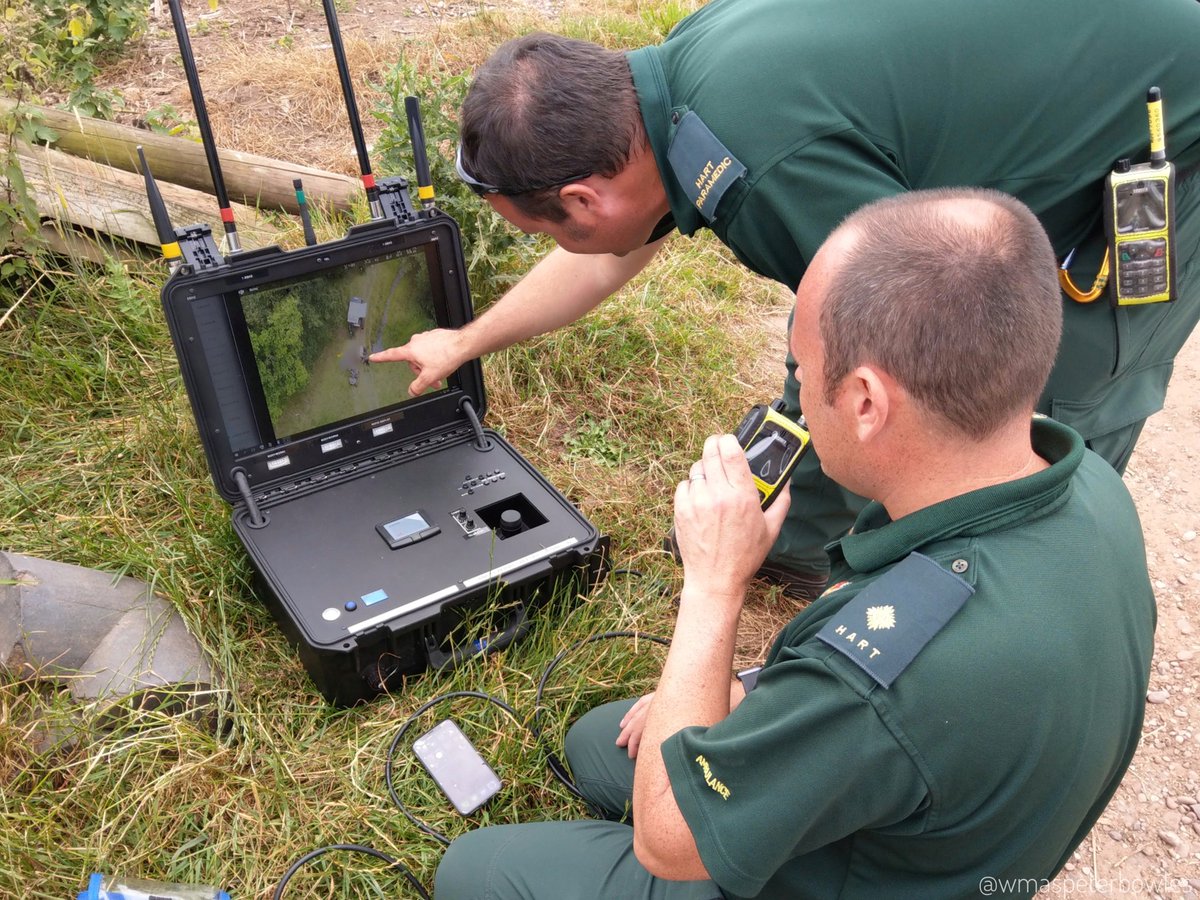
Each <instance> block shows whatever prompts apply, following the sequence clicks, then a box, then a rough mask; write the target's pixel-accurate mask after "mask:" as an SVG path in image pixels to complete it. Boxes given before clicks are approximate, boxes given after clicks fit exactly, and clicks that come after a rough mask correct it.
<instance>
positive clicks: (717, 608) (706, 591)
mask: <svg viewBox="0 0 1200 900" xmlns="http://www.w3.org/2000/svg"><path fill="white" fill-rule="evenodd" d="M745 602H746V588H741V589H739V588H734V587H728V586H721V587H717V586H712V585H707V584H688V582H687V580H686V579H684V582H683V589H682V590H681V591H680V592H679V609H680V612H684V611H686V610H693V609H703V610H705V615H706V617H707V619H708V621H709V622H710V624H711V626H717V625H719V624H720V622H719V621H718V620H715V619H714V617H718V618H719V617H722V616H723V617H724V618H725V619H726V620H727V621H728V624H730V625H732V626H733V627H734V628H736V627H737V622H738V617H739V616H740V615H741V612H742V606H743V605H744V604H745Z"/></svg>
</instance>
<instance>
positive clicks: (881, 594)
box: [817, 553, 975, 688]
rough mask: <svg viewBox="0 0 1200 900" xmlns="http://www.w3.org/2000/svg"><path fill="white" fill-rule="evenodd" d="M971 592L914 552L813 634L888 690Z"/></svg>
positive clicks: (951, 575) (935, 564)
mask: <svg viewBox="0 0 1200 900" xmlns="http://www.w3.org/2000/svg"><path fill="white" fill-rule="evenodd" d="M973 593H975V588H973V587H972V586H971V585H969V584H967V582H965V581H963V579H961V578H959V577H958V576H957V575H955V574H954V573H953V572H947V571H946V570H945V569H943V568H942V567H941V566H939V565H938V564H937V563H935V562H934V561H933V560H932V559H930V558H929V557H928V556H923V555H922V554H920V553H913V554H910V555H909V556H908V557H906V558H905V559H904V560H902V561H901V562H899V563H898V564H897V565H896V566H894V567H893V568H892V569H891V570H890V571H889V572H887V573H886V574H884V575H883V576H881V577H880V578H879V579H878V580H876V581H874V582H872V583H871V584H869V585H867V586H866V587H865V588H863V590H862V592H861V593H860V594H859V595H858V596H857V597H855V598H854V599H853V600H851V601H850V602H849V603H847V604H846V605H845V606H843V607H842V608H841V609H840V610H838V611H837V612H836V613H834V615H833V618H831V619H830V620H829V621H828V622H826V623H825V625H824V626H823V627H822V628H821V630H820V631H819V632H817V638H818V639H820V640H822V641H824V642H825V643H826V644H828V645H829V646H830V647H832V648H833V649H835V650H837V651H838V652H839V653H842V654H844V655H845V656H848V657H849V658H850V659H851V660H852V661H853V662H854V663H855V664H856V665H857V666H858V667H859V668H861V669H862V670H863V671H865V672H866V673H867V674H868V675H870V676H871V677H872V678H874V679H875V681H877V682H878V683H879V684H881V685H883V686H884V687H885V688H890V687H891V686H892V682H893V681H895V680H896V677H897V676H898V675H899V674H900V673H901V672H903V671H904V670H905V669H906V668H908V664H909V663H911V662H912V661H913V660H914V659H916V657H917V654H918V653H920V652H921V651H922V650H923V649H924V648H925V645H926V644H928V643H929V642H930V641H931V640H933V637H934V635H936V634H937V633H938V632H939V631H941V630H942V628H943V627H944V626H945V625H946V623H947V622H949V621H950V620H951V619H952V618H954V614H955V613H957V612H958V611H959V610H960V609H962V605H963V604H964V603H966V602H967V598H968V597H970V596H971V595H972V594H973Z"/></svg>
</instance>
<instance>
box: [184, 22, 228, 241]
mask: <svg viewBox="0 0 1200 900" xmlns="http://www.w3.org/2000/svg"><path fill="white" fill-rule="evenodd" d="M167 5H168V6H170V8H171V24H172V25H173V26H174V27H175V40H176V41H178V42H179V53H180V55H181V56H182V57H183V71H184V74H185V75H187V83H188V91H189V92H190V93H191V95H192V106H194V107H195V108H196V125H197V127H198V128H199V129H200V140H201V142H202V143H203V145H204V156H205V158H206V159H207V160H208V171H209V173H210V174H211V175H212V182H213V190H215V191H216V194H217V204H218V205H219V206H220V207H221V222H222V224H223V225H224V226H225V239H226V241H227V242H228V246H229V252H230V253H237V252H239V251H240V250H241V249H242V242H241V241H240V240H239V239H238V234H237V225H235V224H234V222H233V209H232V208H231V207H230V205H229V194H228V193H227V192H226V191H225V177H224V176H223V175H222V174H221V160H220V159H219V158H218V156H217V145H216V143H215V142H214V141H213V133H212V126H211V125H210V124H209V121H208V107H207V106H206V105H205V103H204V94H203V93H202V92H201V90H200V75H199V73H198V72H197V71H196V57H195V56H193V55H192V42H191V39H190V38H188V33H187V23H186V22H184V20H183V9H182V8H181V6H180V4H179V0H167Z"/></svg>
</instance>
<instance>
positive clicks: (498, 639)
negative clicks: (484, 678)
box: [425, 603, 532, 671]
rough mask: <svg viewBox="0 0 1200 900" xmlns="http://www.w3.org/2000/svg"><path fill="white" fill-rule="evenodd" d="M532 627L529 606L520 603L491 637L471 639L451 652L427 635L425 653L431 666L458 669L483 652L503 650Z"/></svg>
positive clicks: (439, 669) (440, 669) (441, 668)
mask: <svg viewBox="0 0 1200 900" xmlns="http://www.w3.org/2000/svg"><path fill="white" fill-rule="evenodd" d="M531 627H532V623H531V622H530V621H529V611H528V608H527V607H526V606H525V604H524V603H518V604H517V606H516V608H515V609H514V610H513V612H512V615H511V616H510V618H509V620H508V624H507V625H506V626H505V627H504V628H503V629H502V630H500V631H497V632H496V633H495V634H493V635H492V636H491V637H486V638H479V639H477V640H474V641H471V643H470V644H468V645H467V646H465V647H455V648H454V649H453V650H451V651H450V652H449V653H446V652H444V651H442V650H441V649H439V648H438V646H437V644H435V643H434V642H433V638H432V637H430V636H429V635H426V636H425V653H426V655H427V656H428V658H429V667H430V668H431V669H434V670H437V671H446V670H452V669H456V668H458V666H460V665H462V664H463V663H464V662H466V661H467V660H468V659H471V658H472V657H475V656H479V655H480V654H482V653H492V652H494V651H496V650H503V649H504V648H505V647H507V646H508V645H509V644H511V643H512V642H513V641H515V640H518V639H519V638H522V637H524V636H525V635H526V634H527V633H528V632H529V629H530V628H531Z"/></svg>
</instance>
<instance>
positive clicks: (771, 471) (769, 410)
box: [735, 400, 812, 509]
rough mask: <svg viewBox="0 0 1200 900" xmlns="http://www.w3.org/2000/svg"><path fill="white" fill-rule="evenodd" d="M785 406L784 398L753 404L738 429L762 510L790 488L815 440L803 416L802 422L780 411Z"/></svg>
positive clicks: (737, 435) (736, 434) (736, 433)
mask: <svg viewBox="0 0 1200 900" xmlns="http://www.w3.org/2000/svg"><path fill="white" fill-rule="evenodd" d="M782 407H783V401H782V400H775V401H774V402H772V403H771V404H770V405H769V406H768V405H765V404H759V405H757V406H754V407H752V408H751V409H750V411H749V412H748V413H746V416H745V418H743V419H742V422H741V424H740V425H738V427H737V431H736V432H735V436H736V437H737V439H738V443H739V444H741V445H742V449H743V450H745V451H746V462H747V463H749V465H750V474H751V475H753V476H754V485H755V487H757V488H758V495H759V498H760V499H761V502H762V508H763V509H766V508H767V507H768V506H770V505H771V504H772V503H774V502H775V498H776V497H777V496H778V495H779V491H780V490H782V489H783V488H785V487H787V484H788V480H789V479H790V478H791V477H792V472H793V471H794V470H795V468H796V465H797V464H798V463H799V462H800V459H801V457H803V456H804V454H805V452H806V451H807V450H808V447H809V444H810V443H811V441H812V439H811V438H810V437H809V434H808V429H806V428H805V427H804V424H803V423H804V420H803V418H802V419H801V420H800V423H799V424H797V423H796V422H793V421H792V420H791V419H789V418H788V417H787V416H785V415H783V413H782V412H780V410H781V409H782Z"/></svg>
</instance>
